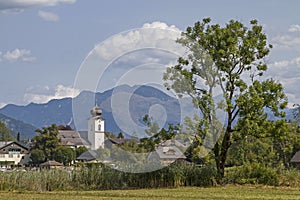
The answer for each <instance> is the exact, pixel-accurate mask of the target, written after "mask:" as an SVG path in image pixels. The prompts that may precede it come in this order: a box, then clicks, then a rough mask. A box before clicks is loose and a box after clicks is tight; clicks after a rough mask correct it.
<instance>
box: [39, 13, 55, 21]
mask: <svg viewBox="0 0 300 200" xmlns="http://www.w3.org/2000/svg"><path fill="white" fill-rule="evenodd" d="M38 15H39V17H41V18H42V19H44V20H45V21H52V22H57V21H59V16H58V15H57V14H55V13H52V12H46V11H42V10H40V11H39V12H38Z"/></svg>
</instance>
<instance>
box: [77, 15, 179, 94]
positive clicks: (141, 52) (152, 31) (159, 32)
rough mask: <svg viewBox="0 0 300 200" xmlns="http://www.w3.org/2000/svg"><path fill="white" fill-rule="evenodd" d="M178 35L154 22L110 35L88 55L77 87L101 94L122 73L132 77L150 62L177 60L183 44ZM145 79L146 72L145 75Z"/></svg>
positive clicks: (173, 29) (79, 72) (161, 62)
mask: <svg viewBox="0 0 300 200" xmlns="http://www.w3.org/2000/svg"><path fill="white" fill-rule="evenodd" d="M181 32H182V31H181V30H180V29H178V28H177V27H175V26H174V25H168V24H166V23H164V22H159V21H156V22H152V23H146V24H144V25H143V26H142V27H141V28H137V29H132V30H128V31H124V32H121V33H118V34H116V35H113V36H112V37H110V38H108V39H106V40H105V41H103V42H102V43H100V44H98V45H96V46H95V47H94V49H93V50H92V51H91V52H90V53H89V54H88V55H87V57H86V59H85V61H84V63H83V64H82V66H81V68H80V70H79V71H78V76H77V78H76V82H75V86H76V88H80V89H82V90H91V91H94V90H95V88H97V89H99V91H104V90H106V89H108V88H112V87H114V86H115V85H114V84H116V83H117V80H119V79H120V78H121V77H122V76H124V75H125V74H128V73H130V74H133V76H134V72H135V70H134V68H137V67H138V68H139V66H147V64H149V63H156V64H161V65H166V64H167V63H169V62H170V61H173V60H176V59H177V58H178V56H179V55H183V54H184V52H185V49H184V48H183V47H182V45H180V44H178V43H176V39H177V38H179V37H180V34H181ZM146 76H149V74H148V72H147V73H144V77H146ZM86 77H89V79H87V78H86ZM99 77H101V80H99ZM95 83H98V86H97V85H96V84H95Z"/></svg>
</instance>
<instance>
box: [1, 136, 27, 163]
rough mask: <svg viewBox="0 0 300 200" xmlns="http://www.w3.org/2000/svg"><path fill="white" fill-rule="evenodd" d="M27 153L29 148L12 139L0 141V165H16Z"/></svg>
mask: <svg viewBox="0 0 300 200" xmlns="http://www.w3.org/2000/svg"><path fill="white" fill-rule="evenodd" d="M27 154H29V149H28V148H27V147H25V146H23V145H22V144H20V143H18V142H14V141H9V142H0V165H1V166H9V165H18V164H19V163H20V162H21V160H22V159H24V157H25V156H26V155H27Z"/></svg>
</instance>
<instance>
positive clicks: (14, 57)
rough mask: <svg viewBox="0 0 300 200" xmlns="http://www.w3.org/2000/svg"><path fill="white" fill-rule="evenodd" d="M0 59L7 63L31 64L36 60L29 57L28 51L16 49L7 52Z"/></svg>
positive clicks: (29, 52)
mask: <svg viewBox="0 0 300 200" xmlns="http://www.w3.org/2000/svg"><path fill="white" fill-rule="evenodd" d="M0 56H1V55H0ZM2 58H3V59H4V60H7V61H9V62H15V61H24V62H32V61H34V60H35V59H36V58H35V57H33V56H31V51H30V50H28V49H18V48H17V49H15V50H12V51H7V52H6V53H5V54H3V56H2Z"/></svg>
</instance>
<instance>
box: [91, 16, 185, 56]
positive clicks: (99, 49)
mask: <svg viewBox="0 0 300 200" xmlns="http://www.w3.org/2000/svg"><path fill="white" fill-rule="evenodd" d="M180 33H181V30H179V29H178V28H177V27H175V26H174V25H171V26H168V25H167V24H166V23H163V22H159V21H157V22H152V23H146V24H144V25H143V27H142V28H140V29H134V30H129V31H125V32H123V33H120V34H117V35H114V36H112V37H111V38H109V39H108V40H106V41H104V42H103V43H101V44H99V45H97V46H96V47H95V49H94V52H93V53H95V54H98V56H99V57H100V58H102V59H104V60H111V59H113V58H114V57H116V56H120V55H122V54H123V53H124V52H128V51H133V50H138V49H140V48H143V49H145V48H158V49H167V50H170V51H174V52H178V50H180V49H181V48H180V47H181V46H180V45H179V44H177V43H176V42H175V40H176V39H177V38H178V37H180Z"/></svg>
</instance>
